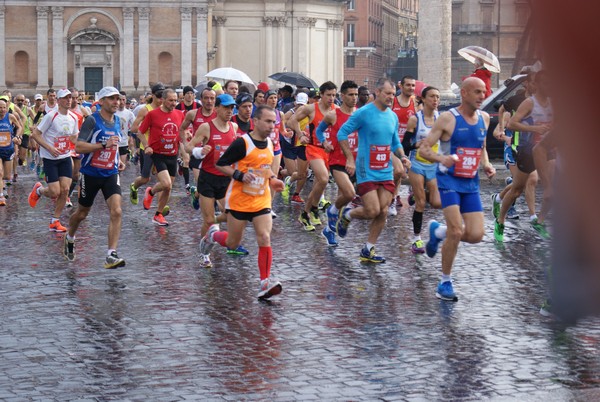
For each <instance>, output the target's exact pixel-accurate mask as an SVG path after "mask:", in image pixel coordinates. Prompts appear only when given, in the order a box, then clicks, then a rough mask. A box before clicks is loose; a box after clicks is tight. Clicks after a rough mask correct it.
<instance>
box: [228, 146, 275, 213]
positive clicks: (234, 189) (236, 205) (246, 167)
mask: <svg viewBox="0 0 600 402" xmlns="http://www.w3.org/2000/svg"><path fill="white" fill-rule="evenodd" d="M241 138H242V139H243V140H244V142H245V143H246V156H245V157H244V158H242V159H241V160H239V161H237V162H236V163H235V164H234V165H233V167H234V168H235V169H237V170H239V171H240V172H242V173H247V172H251V173H253V174H254V175H256V179H254V180H253V181H252V182H250V183H242V182H240V181H238V180H231V182H230V183H229V187H228V188H227V195H226V196H225V208H226V209H231V210H234V211H239V212H258V211H260V210H262V209H265V208H271V188H270V186H269V178H270V177H271V175H272V174H273V173H272V171H271V163H273V158H274V157H273V143H272V142H271V141H270V139H267V141H268V145H267V147H266V148H265V149H259V148H257V147H256V145H254V142H253V141H252V137H250V135H248V134H244V135H243V136H242V137H241Z"/></svg>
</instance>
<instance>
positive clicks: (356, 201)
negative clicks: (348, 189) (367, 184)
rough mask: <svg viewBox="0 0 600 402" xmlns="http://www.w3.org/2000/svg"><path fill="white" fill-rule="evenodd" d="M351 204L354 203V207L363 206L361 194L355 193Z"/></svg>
mask: <svg viewBox="0 0 600 402" xmlns="http://www.w3.org/2000/svg"><path fill="white" fill-rule="evenodd" d="M350 205H352V208H357V207H360V206H362V199H361V198H360V195H355V196H354V198H353V199H352V201H351V202H350Z"/></svg>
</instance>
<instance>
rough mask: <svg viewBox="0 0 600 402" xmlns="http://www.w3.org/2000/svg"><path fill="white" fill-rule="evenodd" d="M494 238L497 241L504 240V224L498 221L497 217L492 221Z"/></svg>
mask: <svg viewBox="0 0 600 402" xmlns="http://www.w3.org/2000/svg"><path fill="white" fill-rule="evenodd" d="M494 239H496V241H497V242H500V243H502V242H504V224H503V223H500V222H498V219H496V220H495V221H494Z"/></svg>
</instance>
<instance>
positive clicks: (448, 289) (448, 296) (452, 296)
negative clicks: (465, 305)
mask: <svg viewBox="0 0 600 402" xmlns="http://www.w3.org/2000/svg"><path fill="white" fill-rule="evenodd" d="M435 295H436V297H437V298H438V299H441V300H446V301H458V297H456V293H454V288H453V287H452V281H446V282H440V283H439V285H438V287H437V290H436V292H435Z"/></svg>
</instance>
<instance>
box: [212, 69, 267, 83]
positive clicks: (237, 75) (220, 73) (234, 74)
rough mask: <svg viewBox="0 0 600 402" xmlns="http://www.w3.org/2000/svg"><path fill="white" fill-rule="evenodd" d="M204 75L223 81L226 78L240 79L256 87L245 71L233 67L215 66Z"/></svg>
mask: <svg viewBox="0 0 600 402" xmlns="http://www.w3.org/2000/svg"><path fill="white" fill-rule="evenodd" d="M205 77H206V78H213V79H218V80H224V81H227V80H234V81H241V82H244V83H247V84H252V85H254V86H255V87H256V85H255V84H254V81H252V79H251V78H250V77H248V75H247V74H246V73H245V72H243V71H240V70H237V69H235V68H233V67H221V68H216V69H214V70H212V71H209V72H208V73H206V75H205Z"/></svg>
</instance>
